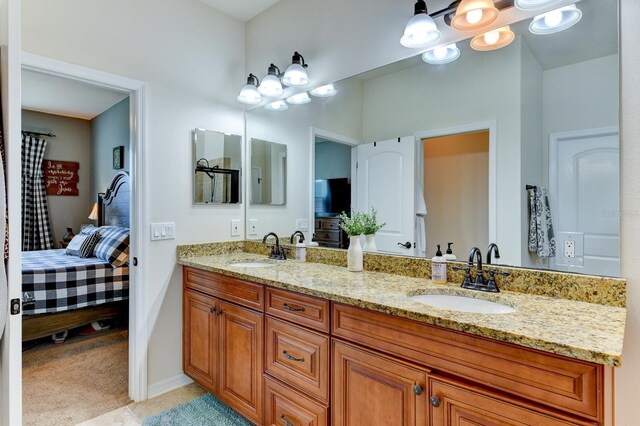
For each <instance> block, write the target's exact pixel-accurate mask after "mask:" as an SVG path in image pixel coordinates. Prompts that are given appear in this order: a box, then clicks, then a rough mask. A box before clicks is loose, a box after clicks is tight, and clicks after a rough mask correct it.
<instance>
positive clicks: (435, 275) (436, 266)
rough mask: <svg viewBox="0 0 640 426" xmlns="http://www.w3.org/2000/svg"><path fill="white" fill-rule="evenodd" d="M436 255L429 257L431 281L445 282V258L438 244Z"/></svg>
mask: <svg viewBox="0 0 640 426" xmlns="http://www.w3.org/2000/svg"><path fill="white" fill-rule="evenodd" d="M437 247H438V250H437V251H436V255H435V256H434V257H432V258H431V281H433V282H434V283H436V284H445V283H446V282H447V259H446V258H445V257H444V256H442V251H441V250H440V244H438V245H437Z"/></svg>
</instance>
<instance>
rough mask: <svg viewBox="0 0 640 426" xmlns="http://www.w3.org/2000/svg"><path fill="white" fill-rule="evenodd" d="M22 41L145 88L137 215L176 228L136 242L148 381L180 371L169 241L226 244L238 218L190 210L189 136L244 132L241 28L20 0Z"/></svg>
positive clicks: (167, 12) (177, 8) (235, 209)
mask: <svg viewBox="0 0 640 426" xmlns="http://www.w3.org/2000/svg"><path fill="white" fill-rule="evenodd" d="M96 17H99V19H96ZM22 41H23V50H25V51H27V52H31V53H35V54H38V55H43V56H48V57H52V58H55V59H60V60H64V61H68V62H71V63H75V64H80V65H84V66H87V67H92V68H96V69H100V70H104V71H107V72H111V73H115V74H119V75H123V76H126V77H130V78H134V79H137V80H141V81H144V82H146V84H147V86H146V89H147V90H146V93H147V103H146V120H147V124H146V140H147V146H146V148H147V149H146V152H145V155H146V158H145V159H144V162H145V167H146V170H145V171H144V178H145V180H146V182H145V185H146V188H148V191H146V194H144V199H145V204H146V206H145V208H146V212H147V218H146V219H147V220H148V221H149V222H165V221H175V222H176V232H177V238H176V239H175V240H168V241H160V242H153V243H150V242H149V241H148V240H147V241H144V243H145V244H148V250H147V258H146V259H140V266H139V267H140V268H141V274H140V275H141V276H142V277H144V278H143V279H144V281H145V282H144V285H145V286H146V288H147V289H148V292H147V295H146V298H145V299H146V300H145V303H146V305H147V306H148V309H149V325H148V332H149V334H150V336H151V337H150V342H149V348H148V355H149V366H148V381H149V383H150V384H155V383H158V382H160V381H162V380H165V379H168V378H171V377H174V376H176V375H179V374H181V373H182V366H181V360H182V353H181V350H180V347H181V299H182V286H181V278H182V271H181V268H180V267H178V266H177V265H176V262H175V257H176V244H186V243H197V242H205V241H216V240H229V239H231V237H230V228H231V227H230V220H231V219H232V218H234V219H236V218H237V219H242V217H243V206H242V205H230V206H215V207H211V206H202V207H194V206H192V194H191V192H192V191H191V189H192V182H191V181H192V178H193V173H192V170H191V169H192V142H191V131H192V129H194V128H196V127H202V128H208V129H213V130H219V131H224V132H229V133H234V134H240V135H242V134H243V123H244V121H243V110H242V109H241V108H240V106H239V104H238V103H237V102H236V100H235V98H236V96H237V93H236V92H237V90H238V88H239V87H241V86H242V84H243V81H244V79H245V78H246V77H243V74H244V72H243V70H244V25H243V23H241V22H239V21H237V20H235V19H233V18H230V17H229V16H227V15H224V14H222V13H220V12H217V11H216V10H214V9H213V8H211V7H209V6H207V5H205V4H203V3H201V2H200V1H198V0H165V1H161V2H157V1H152V0H140V1H135V2H131V1H127V0H114V1H110V2H109V3H96V2H85V1H79V0H60V1H56V2H43V1H36V0H24V1H22ZM141 235H143V236H145V235H149V234H148V230H142V232H141ZM241 237H243V236H241Z"/></svg>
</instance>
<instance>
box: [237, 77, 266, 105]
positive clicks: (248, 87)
mask: <svg viewBox="0 0 640 426" xmlns="http://www.w3.org/2000/svg"><path fill="white" fill-rule="evenodd" d="M258 84H260V82H259V81H258V77H256V76H255V75H253V74H249V77H248V78H247V84H245V85H244V86H243V87H242V89H240V94H239V95H238V98H237V99H238V101H239V102H242V103H243V104H247V105H258V104H259V103H260V102H262V96H260V93H259V92H258Z"/></svg>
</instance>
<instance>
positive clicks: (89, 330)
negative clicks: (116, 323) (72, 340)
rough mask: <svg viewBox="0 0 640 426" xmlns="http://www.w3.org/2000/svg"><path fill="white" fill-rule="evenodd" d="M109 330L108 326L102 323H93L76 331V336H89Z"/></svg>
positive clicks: (109, 326)
mask: <svg viewBox="0 0 640 426" xmlns="http://www.w3.org/2000/svg"><path fill="white" fill-rule="evenodd" d="M110 328H111V325H110V324H107V323H104V322H102V321H94V322H92V323H91V324H86V325H83V326H82V327H80V328H79V329H78V335H80V336H89V335H91V334H94V333H98V332H100V331H106V330H109V329H110Z"/></svg>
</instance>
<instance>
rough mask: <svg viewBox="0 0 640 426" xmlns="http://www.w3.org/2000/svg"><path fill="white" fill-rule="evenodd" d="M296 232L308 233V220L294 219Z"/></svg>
mask: <svg viewBox="0 0 640 426" xmlns="http://www.w3.org/2000/svg"><path fill="white" fill-rule="evenodd" d="M296 230H297V231H308V230H309V219H296Z"/></svg>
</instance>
